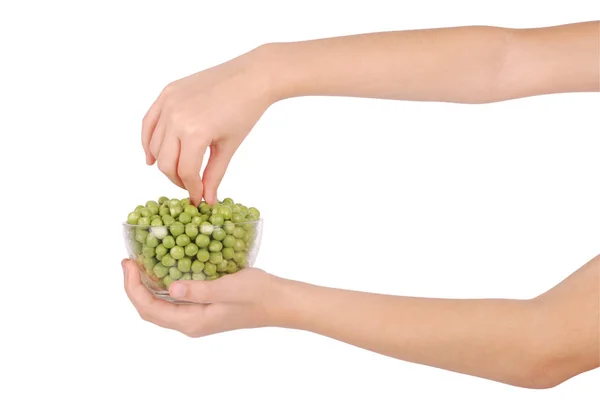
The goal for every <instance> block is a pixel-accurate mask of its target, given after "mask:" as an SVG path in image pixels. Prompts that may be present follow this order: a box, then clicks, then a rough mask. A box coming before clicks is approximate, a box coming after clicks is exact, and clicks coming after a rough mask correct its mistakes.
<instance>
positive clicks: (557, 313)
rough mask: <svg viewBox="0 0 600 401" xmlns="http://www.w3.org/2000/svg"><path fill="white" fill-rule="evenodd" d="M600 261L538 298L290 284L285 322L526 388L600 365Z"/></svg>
mask: <svg viewBox="0 0 600 401" xmlns="http://www.w3.org/2000/svg"><path fill="white" fill-rule="evenodd" d="M599 273H600V257H597V258H595V259H594V260H592V261H590V262H589V263H588V264H586V265H585V266H584V267H582V268H581V269H580V270H579V271H577V272H575V273H574V274H573V275H571V276H570V277H568V278H567V279H566V280H564V281H563V282H562V283H560V284H559V285H558V286H556V287H554V288H553V289H551V290H550V291H548V292H547V293H545V294H542V295H540V296H539V297H537V298H534V299H531V300H506V299H481V300H458V299H457V300H452V299H430V298H408V297H397V296H386V295H377V294H369V293H360V292H353V291H346V290H336V289H329V288H323V287H317V286H312V285H308V284H304V283H298V282H293V281H286V282H285V283H284V284H283V285H282V294H283V295H281V298H282V302H281V303H280V304H281V305H285V307H284V308H283V310H282V312H283V313H281V314H280V315H278V317H277V319H276V321H277V324H278V325H281V326H284V327H288V328H295V329H301V330H307V331H311V332H314V333H317V334H321V335H324V336H327V337H331V338H334V339H337V340H340V341H343V342H346V343H349V344H353V345H355V346H358V347H361V348H365V349H368V350H371V351H374V352H377V353H381V354H384V355H388V356H391V357H394V358H398V359H402V360H405V361H409V362H414V363H419V364H423V365H429V366H435V367H438V368H442V369H446V370H451V371H455V372H460V373H464V374H469V375H474V376H479V377H483V378H487V379H491V380H494V381H499V382H504V383H508V384H511V385H515V386H520V387H529V388H547V387H552V386H555V385H558V384H559V383H561V382H563V381H565V380H567V379H568V378H571V377H573V376H576V375H577V374H580V373H582V372H585V371H588V370H591V369H594V368H597V367H598V366H600V345H599V343H600V322H599V319H600V274H599Z"/></svg>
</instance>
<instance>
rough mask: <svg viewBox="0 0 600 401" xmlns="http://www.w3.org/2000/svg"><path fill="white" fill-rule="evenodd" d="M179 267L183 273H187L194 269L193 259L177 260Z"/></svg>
mask: <svg viewBox="0 0 600 401" xmlns="http://www.w3.org/2000/svg"><path fill="white" fill-rule="evenodd" d="M177 268H178V269H179V271H180V272H182V273H187V272H189V271H190V270H191V269H192V260H191V259H190V258H182V259H181V260H178V261H177Z"/></svg>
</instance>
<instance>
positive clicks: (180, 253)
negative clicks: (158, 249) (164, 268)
mask: <svg viewBox="0 0 600 401" xmlns="http://www.w3.org/2000/svg"><path fill="white" fill-rule="evenodd" d="M169 254H170V255H171V256H172V257H173V259H175V260H179V259H181V258H183V257H184V256H185V251H184V250H183V248H182V247H180V246H179V245H176V246H174V247H173V248H171V250H170V251H169Z"/></svg>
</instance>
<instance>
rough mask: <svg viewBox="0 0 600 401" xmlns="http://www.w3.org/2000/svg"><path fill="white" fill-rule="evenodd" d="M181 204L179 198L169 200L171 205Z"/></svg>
mask: <svg viewBox="0 0 600 401" xmlns="http://www.w3.org/2000/svg"><path fill="white" fill-rule="evenodd" d="M175 206H180V204H179V199H176V198H173V199H171V200H170V201H169V207H170V208H171V207H175Z"/></svg>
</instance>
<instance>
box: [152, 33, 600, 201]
mask: <svg viewBox="0 0 600 401" xmlns="http://www.w3.org/2000/svg"><path fill="white" fill-rule="evenodd" d="M599 60H600V22H598V21H592V22H582V23H576V24H568V25H561V26H552V27H544V28H534V29H507V28H499V27H487V26H468V27H458V28H439V29H428V30H413V31H399V32H384V33H370V34H363V35H352V36H345V37H338V38H328V39H318V40H310V41H303V42H292V43H270V44H267V45H263V46H260V47H258V48H256V49H254V50H252V51H250V52H248V53H245V54H243V55H241V56H239V57H236V58H235V59H232V60H230V61H228V62H225V63H223V64H220V65H217V66H214V67H212V68H209V69H207V70H204V71H201V72H198V73H196V74H193V75H190V76H187V77H185V78H182V79H180V80H177V81H175V82H172V83H170V84H169V85H167V86H166V87H165V89H164V90H163V91H162V93H161V94H160V96H159V97H158V98H157V99H156V101H155V102H154V103H153V104H152V106H151V107H150V109H149V110H148V112H147V114H146V116H145V117H144V119H143V123H142V145H143V147H144V150H145V154H146V162H147V163H148V164H150V165H152V164H155V163H156V164H157V165H158V168H159V169H160V170H161V171H162V172H163V173H164V174H165V175H166V176H167V177H169V179H170V180H171V181H172V182H173V183H174V184H176V185H178V186H180V187H182V188H184V189H186V190H187V191H189V194H190V199H191V201H192V203H193V204H195V205H198V204H199V202H200V201H201V200H202V199H203V198H204V199H205V200H206V201H207V202H208V203H210V204H213V203H214V202H216V200H217V190H218V187H219V184H220V182H221V180H222V179H223V176H224V174H225V172H226V170H227V167H228V165H229V162H230V160H231V158H232V157H233V155H234V153H235V151H236V150H237V149H238V147H239V146H240V145H241V143H242V141H243V140H244V139H245V138H246V136H247V135H248V133H249V132H250V131H251V129H252V128H253V127H254V125H255V124H256V122H257V121H258V119H259V118H260V117H261V116H262V115H263V113H264V112H265V111H266V110H267V109H268V108H269V107H270V106H271V105H272V104H273V103H275V102H278V101H282V100H284V99H288V98H293V97H299V96H351V97H370V98H380V99H396V100H412V101H438V102H453V103H468V104H472V103H491V102H498V101H504V100H509V99H515V98H519V97H528V96H537V95H544V94H553V93H564V92H597V91H600V64H599V63H600V61H599ZM207 149H210V158H209V160H208V162H207V164H206V168H205V169H204V171H203V172H202V174H201V171H200V170H201V167H202V163H203V159H204V155H205V153H206V150H207Z"/></svg>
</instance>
